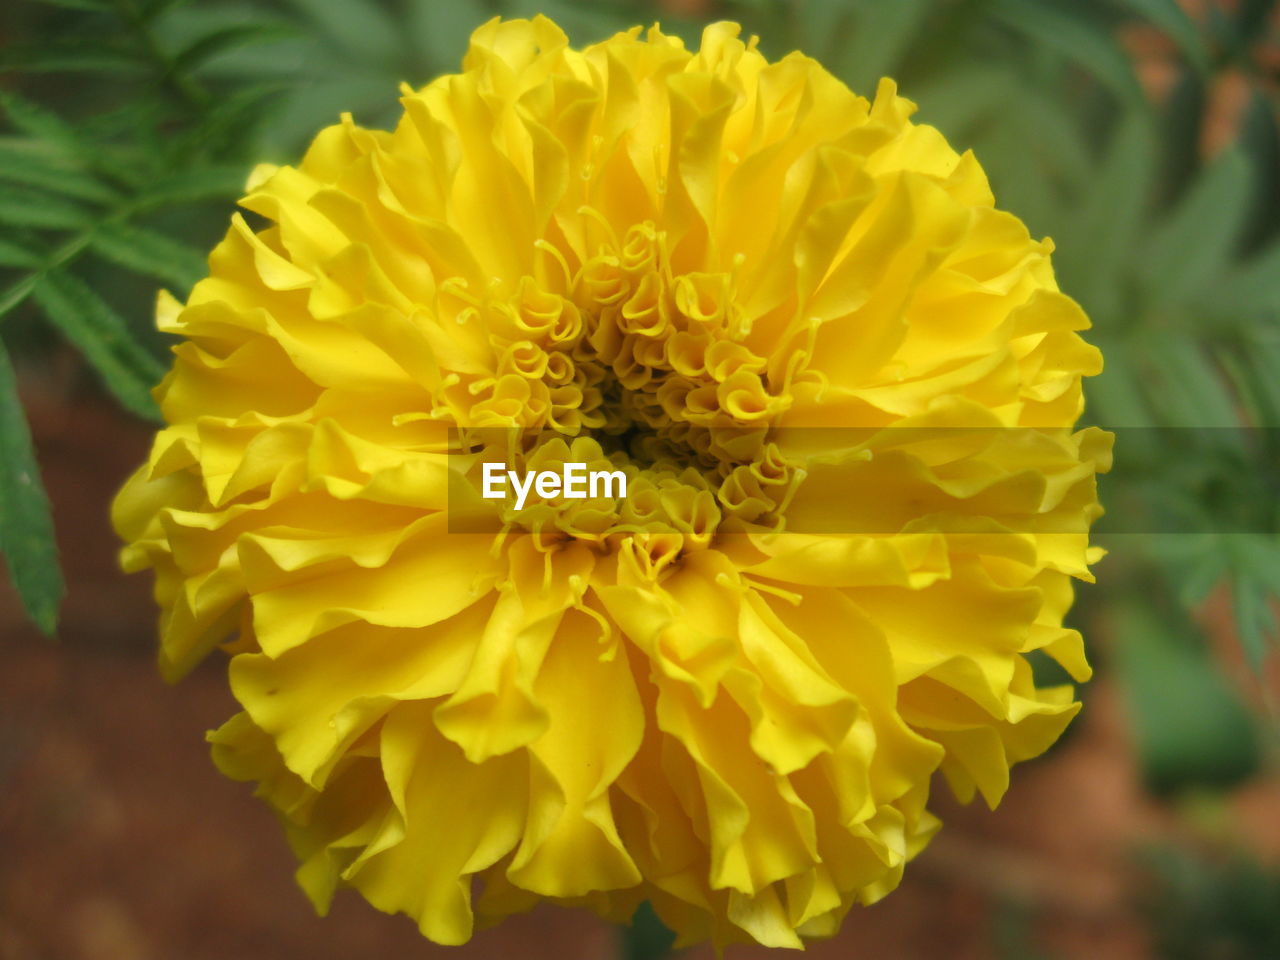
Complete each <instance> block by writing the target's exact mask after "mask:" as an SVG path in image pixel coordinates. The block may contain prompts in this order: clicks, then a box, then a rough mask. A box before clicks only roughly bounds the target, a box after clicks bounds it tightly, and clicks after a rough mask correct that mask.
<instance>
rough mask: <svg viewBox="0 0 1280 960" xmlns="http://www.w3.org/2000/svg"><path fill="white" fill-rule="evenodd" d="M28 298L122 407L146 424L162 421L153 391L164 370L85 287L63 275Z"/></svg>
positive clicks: (49, 277)
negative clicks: (88, 365)
mask: <svg viewBox="0 0 1280 960" xmlns="http://www.w3.org/2000/svg"><path fill="white" fill-rule="evenodd" d="M32 296H33V297H34V298H35V300H36V302H37V303H39V304H40V306H41V308H42V309H43V310H44V312H45V315H46V316H47V317H48V318H49V320H50V321H51V322H52V323H53V325H54V326H55V327H57V328H58V330H59V331H60V332H61V333H62V335H63V336H65V337H66V338H67V339H68V340H70V341H71V342H72V343H74V344H75V345H76V346H77V347H78V348H79V349H80V351H81V352H82V353H83V354H84V356H85V359H86V360H88V361H89V363H90V364H92V366H93V368H94V369H95V370H96V371H97V372H98V375H99V376H100V377H102V381H103V383H104V384H106V386H107V388H108V389H109V390H110V391H111V392H112V393H113V394H114V395H115V397H116V399H118V400H119V401H120V403H121V404H123V405H124V406H125V407H126V408H127V409H128V410H129V411H131V412H132V413H135V414H137V415H138V416H140V417H142V418H144V419H147V420H159V419H160V414H159V410H158V409H157V408H156V405H155V401H154V400H152V398H151V388H152V387H153V386H155V384H156V383H158V382H159V381H160V378H161V377H162V376H163V375H164V368H163V366H161V364H160V363H159V361H157V360H156V359H155V358H154V357H152V356H151V354H150V353H148V352H147V351H146V349H144V348H143V347H142V346H141V345H140V344H138V343H137V342H136V341H135V340H134V339H133V337H132V336H130V334H129V329H128V327H127V325H126V324H125V322H124V320H123V318H121V317H120V315H119V314H118V313H116V312H115V311H114V310H112V309H111V307H110V306H108V305H107V303H106V302H105V301H104V300H103V299H102V298H101V297H99V296H98V295H97V294H96V293H94V292H93V290H92V289H90V288H89V287H88V286H87V285H86V284H85V283H84V282H83V281H80V280H78V279H77V278H75V277H73V276H72V275H71V274H69V273H65V272H58V273H50V274H46V275H45V276H43V277H41V278H40V279H39V280H38V281H37V282H36V285H35V289H34V290H33V291H32Z"/></svg>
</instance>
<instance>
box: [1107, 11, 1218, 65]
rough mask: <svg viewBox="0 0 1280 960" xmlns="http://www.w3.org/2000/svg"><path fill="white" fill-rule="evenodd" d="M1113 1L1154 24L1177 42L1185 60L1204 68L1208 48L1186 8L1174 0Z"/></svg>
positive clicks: (1206, 61) (1207, 59) (1206, 63)
mask: <svg viewBox="0 0 1280 960" xmlns="http://www.w3.org/2000/svg"><path fill="white" fill-rule="evenodd" d="M1114 2H1116V3H1117V4H1118V5H1119V6H1122V7H1127V8H1129V9H1130V10H1131V11H1133V12H1134V13H1136V14H1138V15H1139V16H1140V17H1144V18H1145V19H1147V20H1149V21H1150V22H1151V23H1153V24H1155V25H1156V26H1157V27H1159V28H1160V29H1161V30H1163V31H1164V32H1165V33H1166V34H1168V35H1169V39H1171V40H1172V41H1173V42H1174V43H1176V44H1177V45H1178V48H1179V49H1180V50H1181V51H1182V52H1183V54H1185V55H1186V58H1187V60H1188V61H1190V62H1191V63H1192V64H1193V65H1194V66H1195V68H1196V69H1197V70H1200V71H1201V72H1206V71H1208V69H1209V50H1208V47H1207V45H1206V44H1205V41H1204V38H1202V37H1201V36H1200V28H1199V27H1197V26H1196V23H1195V21H1194V20H1192V19H1191V17H1190V16H1188V15H1187V11H1186V9H1185V8H1184V7H1183V5H1182V4H1180V3H1179V2H1178V0H1114Z"/></svg>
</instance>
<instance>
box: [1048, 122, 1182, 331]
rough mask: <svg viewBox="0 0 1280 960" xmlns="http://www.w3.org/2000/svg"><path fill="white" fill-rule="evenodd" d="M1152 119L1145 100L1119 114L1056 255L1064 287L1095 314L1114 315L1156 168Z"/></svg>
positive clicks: (1108, 318) (1143, 219)
mask: <svg viewBox="0 0 1280 960" xmlns="http://www.w3.org/2000/svg"><path fill="white" fill-rule="evenodd" d="M1156 158H1157V153H1156V136H1155V123H1154V118H1153V117H1152V115H1151V112H1150V110H1149V109H1148V108H1147V107H1146V105H1145V104H1143V105H1138V106H1134V107H1133V108H1131V109H1129V110H1127V111H1125V113H1124V114H1122V115H1121V117H1120V119H1119V121H1118V122H1117V125H1116V127H1115V130H1114V132H1113V133H1112V134H1111V139H1110V141H1109V142H1108V143H1107V151H1106V155H1105V156H1104V158H1103V160H1102V163H1101V164H1100V165H1099V166H1098V168H1097V172H1096V174H1095V176H1094V179H1093V183H1092V185H1091V187H1090V189H1088V190H1087V191H1085V193H1084V195H1083V197H1082V198H1081V203H1080V205H1079V208H1078V209H1079V212H1078V215H1077V216H1076V217H1075V218H1074V220H1073V221H1072V223H1071V240H1072V241H1073V242H1071V243H1065V244H1063V245H1062V247H1061V249H1060V250H1059V252H1058V254H1057V259H1059V260H1060V261H1061V262H1062V264H1063V272H1064V277H1065V279H1066V281H1067V282H1066V284H1065V289H1067V290H1068V291H1069V292H1071V293H1073V294H1074V295H1075V296H1077V297H1078V298H1079V299H1080V301H1081V303H1082V304H1083V305H1084V306H1085V308H1086V309H1087V310H1089V311H1090V312H1096V313H1097V314H1098V315H1099V319H1104V318H1105V319H1107V320H1113V319H1119V314H1120V312H1121V311H1120V306H1119V295H1120V284H1119V277H1120V276H1121V275H1122V274H1123V273H1125V272H1126V268H1127V267H1128V266H1129V265H1130V264H1131V263H1132V261H1133V256H1134V251H1135V250H1137V249H1140V244H1139V243H1138V237H1139V235H1140V234H1141V231H1142V227H1143V223H1144V221H1145V219H1146V215H1147V211H1148V210H1149V209H1150V206H1151V201H1152V195H1151V194H1152V191H1151V187H1150V184H1151V179H1152V177H1153V176H1154V175H1155V170H1156Z"/></svg>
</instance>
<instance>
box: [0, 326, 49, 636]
mask: <svg viewBox="0 0 1280 960" xmlns="http://www.w3.org/2000/svg"><path fill="white" fill-rule="evenodd" d="M0 553H3V554H4V557H5V560H6V561H7V563H8V565H9V576H10V578H11V579H12V581H13V585H14V587H16V588H17V591H18V596H19V598H21V600H22V605H23V607H24V608H26V611H27V615H28V616H30V617H31V619H32V620H33V621H34V622H35V624H36V626H37V627H39V628H40V630H41V631H43V632H44V633H45V634H46V635H48V634H52V633H53V631H54V630H55V629H56V628H57V625H58V605H59V604H60V603H61V601H62V595H63V592H64V586H63V582H62V571H61V570H60V569H59V567H58V546H57V543H56V541H55V540H54V535H53V516H52V514H51V512H50V509H49V498H48V497H47V496H46V495H45V492H44V486H43V484H42V483H41V482H40V471H39V468H38V467H37V466H36V458H35V449H34V448H33V446H32V443H31V431H30V429H29V428H28V426H27V420H26V417H25V416H24V415H23V412H22V404H21V402H20V401H19V399H18V383H17V377H16V376H15V375H14V372H13V364H12V363H10V361H9V354H8V351H6V350H5V347H4V343H3V341H0Z"/></svg>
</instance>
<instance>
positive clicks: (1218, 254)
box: [1143, 148, 1254, 306]
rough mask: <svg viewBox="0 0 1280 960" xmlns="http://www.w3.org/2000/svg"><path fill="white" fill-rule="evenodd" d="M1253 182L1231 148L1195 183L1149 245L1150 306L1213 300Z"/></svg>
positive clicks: (1246, 160) (1241, 156) (1250, 169)
mask: <svg viewBox="0 0 1280 960" xmlns="http://www.w3.org/2000/svg"><path fill="white" fill-rule="evenodd" d="M1253 181H1254V171H1253V165H1252V164H1251V163H1250V161H1249V158H1248V157H1247V156H1245V154H1244V153H1242V152H1241V151H1239V150H1237V149H1234V148H1232V149H1228V150H1225V151H1223V153H1222V155H1221V156H1220V157H1218V159H1217V160H1215V161H1214V162H1213V164H1212V165H1211V166H1210V167H1208V169H1206V170H1205V171H1204V172H1203V173H1202V174H1201V175H1200V176H1199V177H1197V178H1196V180H1195V181H1194V182H1193V183H1192V184H1191V187H1190V188H1189V189H1188V190H1187V192H1186V194H1185V195H1184V196H1183V197H1182V199H1181V200H1180V201H1179V203H1178V205H1177V206H1176V207H1175V208H1174V209H1173V210H1172V211H1171V212H1170V213H1169V214H1168V216H1167V217H1166V218H1165V220H1164V221H1163V222H1162V223H1161V224H1160V225H1159V226H1158V227H1157V228H1156V230H1155V232H1154V233H1152V234H1151V236H1150V239H1149V241H1148V243H1147V247H1146V253H1145V256H1144V257H1143V261H1144V262H1143V279H1144V281H1145V283H1144V286H1145V290H1146V294H1147V297H1148V298H1149V300H1150V302H1151V304H1153V305H1155V306H1167V305H1183V304H1185V303H1186V302H1187V301H1188V300H1189V299H1190V298H1191V297H1192V296H1193V295H1194V294H1197V293H1208V294H1209V295H1210V296H1213V293H1214V290H1215V289H1216V281H1217V279H1218V278H1219V277H1221V276H1222V274H1223V273H1224V272H1225V270H1226V267H1227V265H1228V264H1229V263H1230V261H1231V256H1232V254H1233V252H1234V251H1235V247H1236V246H1237V244H1238V242H1239V239H1240V231H1241V228H1242V227H1243V226H1244V222H1245V218H1246V216H1247V214H1248V212H1249V200H1250V196H1251V194H1252V190H1253Z"/></svg>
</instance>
